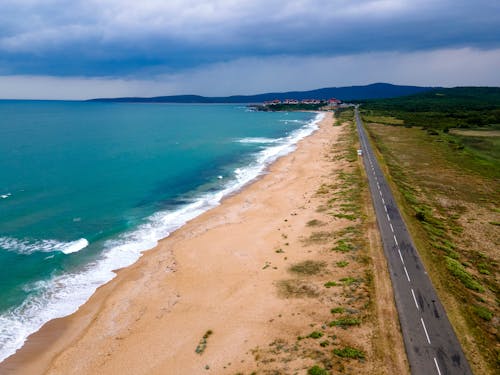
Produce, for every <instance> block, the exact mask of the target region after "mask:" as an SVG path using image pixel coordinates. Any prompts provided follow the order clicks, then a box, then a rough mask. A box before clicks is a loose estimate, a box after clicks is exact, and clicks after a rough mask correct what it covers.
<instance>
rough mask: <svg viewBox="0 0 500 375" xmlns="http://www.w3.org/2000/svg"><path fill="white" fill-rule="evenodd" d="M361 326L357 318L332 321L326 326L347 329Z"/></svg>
mask: <svg viewBox="0 0 500 375" xmlns="http://www.w3.org/2000/svg"><path fill="white" fill-rule="evenodd" d="M360 324H361V319H358V318H340V319H337V320H332V321H331V322H330V323H328V325H329V326H330V327H342V328H347V327H349V326H359V325H360Z"/></svg>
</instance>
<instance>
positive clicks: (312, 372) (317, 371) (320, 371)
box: [307, 365, 330, 375]
mask: <svg viewBox="0 0 500 375" xmlns="http://www.w3.org/2000/svg"><path fill="white" fill-rule="evenodd" d="M329 374H330V373H329V372H328V371H327V370H325V369H324V368H323V367H320V366H318V365H314V366H313V367H311V368H310V369H309V370H307V375H329Z"/></svg>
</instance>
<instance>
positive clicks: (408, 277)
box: [403, 266, 411, 283]
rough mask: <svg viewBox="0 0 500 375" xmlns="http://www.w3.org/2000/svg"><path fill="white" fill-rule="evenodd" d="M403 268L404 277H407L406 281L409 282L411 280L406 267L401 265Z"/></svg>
mask: <svg viewBox="0 0 500 375" xmlns="http://www.w3.org/2000/svg"><path fill="white" fill-rule="evenodd" d="M403 268H404V270H405V273H406V278H407V279H408V282H409V283H411V280H410V275H408V270H407V269H406V266H403Z"/></svg>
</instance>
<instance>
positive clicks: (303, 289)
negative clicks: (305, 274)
mask: <svg viewBox="0 0 500 375" xmlns="http://www.w3.org/2000/svg"><path fill="white" fill-rule="evenodd" d="M277 287H278V293H279V295H280V296H281V297H283V298H315V297H318V296H319V293H318V289H317V288H316V286H314V284H310V283H306V282H305V281H303V280H297V279H289V280H280V281H278V283H277Z"/></svg>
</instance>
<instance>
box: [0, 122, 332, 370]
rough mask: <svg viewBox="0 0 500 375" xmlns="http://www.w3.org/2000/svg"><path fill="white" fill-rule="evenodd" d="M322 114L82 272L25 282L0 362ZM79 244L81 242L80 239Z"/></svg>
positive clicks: (114, 244)
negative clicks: (212, 189) (25, 292)
mask: <svg viewBox="0 0 500 375" xmlns="http://www.w3.org/2000/svg"><path fill="white" fill-rule="evenodd" d="M322 118H323V114H318V115H317V116H316V117H315V119H314V120H313V121H311V122H309V123H308V124H307V125H305V126H304V127H302V128H300V129H297V130H295V131H294V132H292V133H291V134H290V135H289V136H287V137H286V138H283V139H282V140H281V141H280V143H278V144H275V145H273V146H270V147H267V148H265V149H264V150H261V151H259V152H258V153H256V154H255V155H254V162H253V163H251V164H250V165H248V166H245V167H241V168H237V169H235V171H234V178H232V179H228V182H227V183H226V184H225V185H224V186H223V188H222V190H220V191H217V192H211V193H207V194H203V195H201V196H198V197H196V198H194V199H193V200H192V201H191V202H190V203H188V204H186V205H184V206H183V207H180V208H179V209H177V210H175V211H162V212H157V213H155V214H154V215H152V216H151V217H150V218H149V219H148V220H147V222H146V223H145V224H142V225H140V226H139V227H138V228H136V229H135V230H132V231H130V232H127V233H124V234H122V235H120V236H118V237H117V238H116V239H113V240H108V241H106V242H105V244H104V250H103V252H102V254H101V256H100V257H99V259H97V260H95V261H94V262H92V263H90V264H88V265H87V266H86V267H85V268H84V269H82V270H81V271H80V272H77V273H66V274H63V275H57V276H54V277H52V278H51V279H50V280H47V281H40V282H37V283H32V284H30V285H27V286H26V290H29V291H31V292H32V294H31V295H30V296H29V297H28V298H27V299H26V300H25V301H24V302H23V303H22V304H21V305H20V306H18V307H16V308H13V309H11V310H9V311H7V312H5V313H4V314H2V315H0V361H2V360H4V359H5V358H7V357H9V356H10V355H12V354H14V353H15V352H16V350H17V349H19V348H20V347H21V346H22V345H23V344H24V342H25V341H26V339H27V337H28V336H29V335H30V334H32V333H33V332H36V331H38V330H39V329H40V328H41V327H42V325H43V324H45V323H46V322H48V321H49V320H52V319H56V318H60V317H64V316H67V315H70V314H72V313H74V312H75V311H76V310H78V308H79V307H80V306H81V305H82V304H83V303H85V302H86V301H87V300H88V299H89V298H90V296H91V295H92V294H93V293H94V292H95V290H96V289H97V288H98V287H99V286H101V285H103V284H105V283H107V282H109V281H110V280H112V279H113V278H114V277H115V276H116V273H115V272H114V271H116V270H117V269H120V268H123V267H127V266H129V265H131V264H133V263H135V262H136V261H137V260H138V259H139V258H140V257H141V255H142V253H143V251H145V250H148V249H151V248H153V247H154V246H156V245H157V243H158V241H159V240H160V239H161V238H164V237H167V236H168V235H169V234H170V233H172V232H173V231H175V230H176V229H178V228H180V227H181V226H183V225H184V224H186V223H187V222H188V221H190V220H192V219H194V218H195V217H197V216H199V215H200V214H202V213H203V212H205V211H207V210H209V209H211V208H214V207H216V206H217V205H219V204H220V202H221V200H222V199H223V198H224V197H225V196H228V195H230V194H233V193H234V192H236V191H238V190H240V189H241V188H242V187H243V186H245V185H246V184H248V183H249V182H251V181H253V180H254V179H255V178H257V177H258V176H259V175H261V174H262V173H264V171H265V169H266V168H267V166H268V165H269V164H270V163H272V162H273V161H275V160H276V159H278V158H279V157H281V156H283V155H285V154H288V153H290V152H291V151H293V150H294V149H295V147H296V146H295V145H296V143H297V142H298V141H300V140H301V139H303V138H305V137H306V136H308V135H310V134H312V133H313V132H314V131H315V130H316V129H317V128H318V125H317V124H318V122H319V121H320V120H321V119H322ZM2 239H3V241H4V242H3V243H5V244H8V245H9V246H11V245H12V246H13V244H14V243H13V242H10V241H8V240H9V239H8V238H7V239H6V238H0V246H2V247H3V243H2ZM81 240H84V239H81ZM81 240H78V241H81ZM45 241H49V242H44V241H41V242H39V245H40V244H45V245H46V246H42V248H43V249H49V248H51V249H54V248H57V249H59V251H63V250H61V249H62V248H63V247H61V245H56V243H55V242H51V241H52V240H45ZM78 241H73V242H69V243H66V245H69V244H73V245H74V246H75V247H71V246H67V247H64V249H66V251H69V250H71V249H76V248H77V246H76V243H77V242H78ZM17 243H22V244H23V245H25V250H27V251H31V250H32V249H34V247H33V246H31V245H30V242H23V241H20V242H19V241H18V240H17ZM59 244H61V243H59ZM80 244H81V245H83V242H80ZM39 249H40V246H37V250H34V251H40V250H39ZM17 251H19V250H17ZM49 251H54V250H49ZM69 252H71V251H69Z"/></svg>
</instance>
